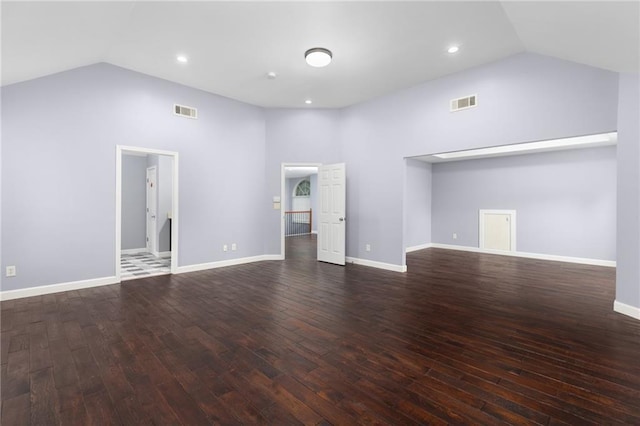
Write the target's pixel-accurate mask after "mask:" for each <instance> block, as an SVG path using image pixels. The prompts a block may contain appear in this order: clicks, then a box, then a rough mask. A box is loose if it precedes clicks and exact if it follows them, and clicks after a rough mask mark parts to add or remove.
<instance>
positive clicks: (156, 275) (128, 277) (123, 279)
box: [120, 272, 168, 283]
mask: <svg viewBox="0 0 640 426" xmlns="http://www.w3.org/2000/svg"><path fill="white" fill-rule="evenodd" d="M160 275H168V274H167V273H166V272H154V273H152V274H145V275H130V276H127V277H122V278H121V279H120V282H121V283H122V282H125V281H131V280H143V279H145V278H150V277H158V276H160Z"/></svg>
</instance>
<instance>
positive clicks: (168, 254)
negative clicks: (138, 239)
mask: <svg viewBox="0 0 640 426" xmlns="http://www.w3.org/2000/svg"><path fill="white" fill-rule="evenodd" d="M158 257H171V252H170V251H161V252H158Z"/></svg>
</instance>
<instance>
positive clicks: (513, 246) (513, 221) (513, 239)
mask: <svg viewBox="0 0 640 426" xmlns="http://www.w3.org/2000/svg"><path fill="white" fill-rule="evenodd" d="M485 214H507V215H509V216H510V218H509V223H510V224H511V228H510V230H509V233H510V234H511V250H508V251H516V211H515V210H493V209H480V211H479V221H478V223H479V233H480V235H479V242H480V244H478V246H479V248H480V249H482V250H489V249H485V248H484V215H485ZM492 251H493V250H492ZM499 251H502V250H499Z"/></svg>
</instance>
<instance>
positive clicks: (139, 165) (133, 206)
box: [116, 146, 178, 281]
mask: <svg viewBox="0 0 640 426" xmlns="http://www.w3.org/2000/svg"><path fill="white" fill-rule="evenodd" d="M177 168H178V154H177V153H175V152H170V151H160V150H153V149H147V148H135V147H121V146H118V147H117V161H116V181H117V182H116V277H117V279H118V281H123V280H129V279H137V278H144V277H149V276H155V275H165V274H170V273H174V272H175V270H176V268H177V242H178V240H177V235H178V227H177V206H178V202H177V197H178V185H177V178H178V170H177Z"/></svg>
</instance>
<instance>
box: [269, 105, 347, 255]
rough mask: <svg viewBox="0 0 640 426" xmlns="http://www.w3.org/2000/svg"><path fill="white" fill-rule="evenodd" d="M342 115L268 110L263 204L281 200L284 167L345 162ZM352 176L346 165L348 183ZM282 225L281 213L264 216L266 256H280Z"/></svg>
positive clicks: (330, 111)
mask: <svg viewBox="0 0 640 426" xmlns="http://www.w3.org/2000/svg"><path fill="white" fill-rule="evenodd" d="M340 113H341V111H340V110H317V109H271V110H266V112H265V118H266V143H267V146H268V150H267V152H266V162H265V163H266V166H265V167H266V185H267V189H266V194H264V196H263V198H262V199H263V200H264V203H267V204H268V205H269V206H271V200H272V197H273V196H274V195H277V196H280V190H281V189H280V179H281V176H280V171H281V167H282V163H300V164H314V163H321V164H330V163H339V162H341V161H342V158H343V156H342V145H341V144H340V141H339V140H338V128H339V123H340ZM349 173H350V172H349V165H347V182H349V179H350V174H349ZM347 193H349V184H348V183H347ZM347 209H348V206H347ZM347 215H349V212H348V210H347ZM280 223H281V217H280V211H279V210H273V209H270V210H268V211H266V212H265V225H264V251H265V253H266V254H280Z"/></svg>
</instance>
